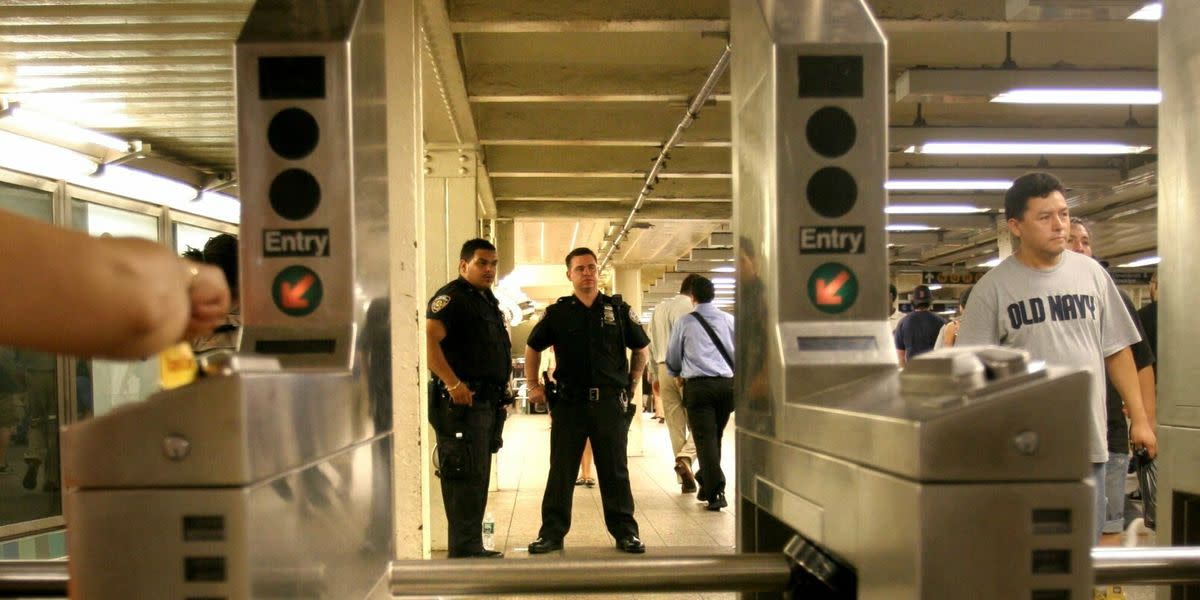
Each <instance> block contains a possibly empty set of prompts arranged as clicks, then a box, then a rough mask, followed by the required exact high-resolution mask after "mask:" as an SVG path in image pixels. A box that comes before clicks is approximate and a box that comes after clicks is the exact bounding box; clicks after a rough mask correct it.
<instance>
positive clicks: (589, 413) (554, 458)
mask: <svg viewBox="0 0 1200 600" xmlns="http://www.w3.org/2000/svg"><path fill="white" fill-rule="evenodd" d="M604 392H605V393H602V394H601V396H600V398H599V399H598V400H595V401H592V400H588V398H587V395H586V394H585V395H578V394H563V396H562V399H560V400H559V401H557V402H556V403H555V404H554V406H553V407H551V409H550V475H549V476H548V477H547V479H546V494H545V495H544V496H543V497H542V529H541V531H539V532H538V537H541V538H546V539H553V540H561V539H562V538H563V537H565V536H566V535H567V531H569V530H570V529H571V501H572V500H573V499H574V495H575V475H576V473H578V472H579V459H580V458H581V457H582V456H583V447H584V444H585V443H586V442H587V440H588V439H591V440H592V456H593V458H594V459H595V461H596V475H597V477H598V478H599V480H600V499H601V502H602V504H603V505H604V524H605V526H606V527H607V528H608V533H609V534H611V535H612V536H613V537H614V538H616V539H618V540H619V539H622V538H625V537H629V536H631V535H637V534H638V525H637V521H634V520H633V492H632V491H630V489H629V464H628V462H627V459H626V443H627V441H628V436H629V422H628V421H626V420H625V413H624V405H623V404H622V402H621V396H620V391H619V390H616V389H613V390H607V389H606V390H604Z"/></svg>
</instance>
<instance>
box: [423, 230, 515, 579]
mask: <svg viewBox="0 0 1200 600" xmlns="http://www.w3.org/2000/svg"><path fill="white" fill-rule="evenodd" d="M496 264H497V259H496V247H495V246H493V245H492V244H491V243H490V242H488V241H487V240H483V239H473V240H468V241H467V242H466V243H464V244H463V245H462V251H461V252H460V253H459V262H458V273H459V277H458V279H455V280H454V281H451V282H450V283H447V284H446V285H445V286H443V287H442V288H441V289H439V290H438V291H437V293H436V294H434V295H433V298H431V299H430V300H429V306H428V308H427V310H426V311H425V338H426V341H427V346H428V350H427V351H428V360H429V369H430V370H431V371H433V373H434V375H436V376H437V377H436V379H435V380H434V381H432V382H431V385H430V394H429V403H430V406H429V415H430V416H429V419H430V422H431V424H432V425H433V426H434V429H436V430H437V443H438V449H437V455H438V476H439V477H440V478H441V480H442V499H443V501H444V504H445V508H446V521H447V522H448V525H449V550H450V552H449V555H450V558H500V557H503V556H504V553H502V552H496V551H491V550H485V549H484V547H483V539H482V527H483V515H484V508H485V507H486V506H487V494H488V479H489V477H490V475H491V454H492V452H495V451H496V450H498V449H499V441H500V430H501V428H502V427H503V424H504V415H505V409H504V406H503V403H504V401H505V398H506V391H507V388H508V380H509V377H510V375H511V373H512V366H511V365H512V343H511V342H510V341H509V337H508V330H507V329H505V322H504V316H503V314H502V313H501V312H500V305H499V303H498V302H497V301H496V297H495V296H494V295H492V290H491V287H492V284H493V283H494V282H495V280H496Z"/></svg>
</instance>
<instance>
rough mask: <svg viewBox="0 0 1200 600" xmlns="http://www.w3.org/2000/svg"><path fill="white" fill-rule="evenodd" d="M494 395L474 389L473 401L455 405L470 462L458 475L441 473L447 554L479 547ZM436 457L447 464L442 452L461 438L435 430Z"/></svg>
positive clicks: (488, 474) (489, 459)
mask: <svg viewBox="0 0 1200 600" xmlns="http://www.w3.org/2000/svg"><path fill="white" fill-rule="evenodd" d="M498 402H499V400H498V399H493V398H487V397H483V395H482V394H479V393H476V395H475V404H474V405H473V406H469V407H457V408H456V409H455V411H454V414H455V418H457V419H460V423H461V427H462V432H463V440H465V451H466V452H467V453H468V454H469V456H470V466H469V468H468V469H467V472H466V474H465V475H464V476H463V477H462V478H460V479H449V480H448V479H447V478H446V476H444V475H443V476H442V478H441V479H442V503H443V504H444V505H445V507H446V524H447V527H448V530H449V535H448V540H449V542H448V544H447V547H448V549H449V551H450V552H449V554H450V557H451V558H454V557H458V556H463V555H467V554H471V553H474V552H479V551H482V550H483V513H484V509H485V508H486V507H487V495H488V484H489V483H490V481H491V466H492V453H491V449H490V444H491V440H492V433H493V428H494V427H495V426H496V406H497V404H498ZM437 441H438V457H439V460H440V461H441V464H443V465H444V464H447V462H446V454H445V453H446V452H448V451H451V448H453V447H454V446H455V445H456V444H458V445H461V444H463V443H464V442H463V441H462V440H456V439H455V438H454V437H453V436H450V435H444V434H443V433H441V432H439V433H438V436H437Z"/></svg>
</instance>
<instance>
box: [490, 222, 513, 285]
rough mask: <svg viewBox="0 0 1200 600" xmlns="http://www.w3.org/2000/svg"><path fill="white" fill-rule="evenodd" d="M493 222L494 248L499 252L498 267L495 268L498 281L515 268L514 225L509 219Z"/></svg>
mask: <svg viewBox="0 0 1200 600" xmlns="http://www.w3.org/2000/svg"><path fill="white" fill-rule="evenodd" d="M495 223H496V229H495V231H496V250H498V251H499V253H500V267H499V268H498V269H497V270H496V280H497V281H499V280H500V279H503V278H505V277H508V276H509V275H510V274H512V272H513V270H514V269H516V268H517V241H516V239H515V236H516V225H515V224H514V223H513V222H512V221H511V220H507V221H496V222H495Z"/></svg>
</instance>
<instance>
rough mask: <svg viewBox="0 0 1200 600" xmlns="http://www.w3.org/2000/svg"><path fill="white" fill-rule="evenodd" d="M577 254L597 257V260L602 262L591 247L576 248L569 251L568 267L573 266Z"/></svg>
mask: <svg viewBox="0 0 1200 600" xmlns="http://www.w3.org/2000/svg"><path fill="white" fill-rule="evenodd" d="M576 256H591V257H592V258H595V259H596V262H600V259H599V258H596V253H595V252H592V249H591V248H576V249H574V250H572V251H570V252H568V253H567V260H566V261H565V262H566V263H567V268H568V269H570V268H571V261H572V260H574V259H575V257H576Z"/></svg>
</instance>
